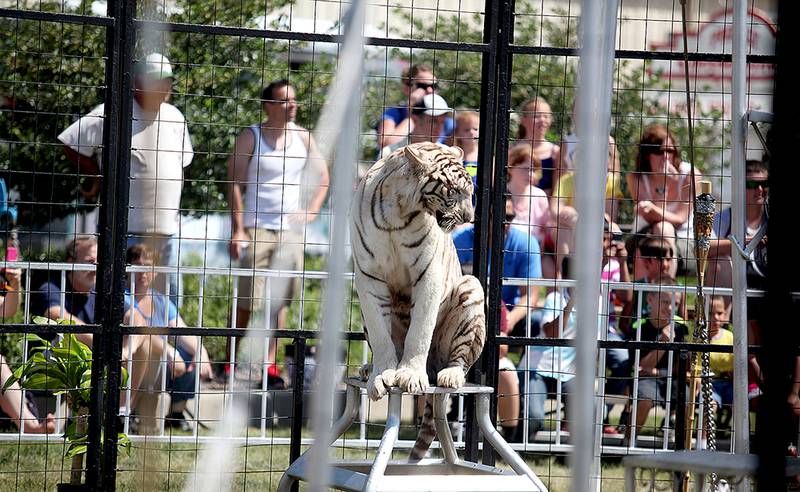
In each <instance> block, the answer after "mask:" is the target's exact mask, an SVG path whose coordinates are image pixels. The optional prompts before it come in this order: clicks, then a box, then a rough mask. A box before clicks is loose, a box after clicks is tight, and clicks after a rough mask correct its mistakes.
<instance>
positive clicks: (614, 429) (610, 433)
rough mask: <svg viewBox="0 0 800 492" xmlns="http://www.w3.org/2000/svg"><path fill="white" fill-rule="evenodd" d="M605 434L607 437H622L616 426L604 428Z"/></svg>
mask: <svg viewBox="0 0 800 492" xmlns="http://www.w3.org/2000/svg"><path fill="white" fill-rule="evenodd" d="M603 434H605V435H607V436H614V437H619V436H621V435H622V432H620V431H619V428H617V426H616V425H606V426H603Z"/></svg>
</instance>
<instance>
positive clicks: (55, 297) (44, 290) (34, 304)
mask: <svg viewBox="0 0 800 492" xmlns="http://www.w3.org/2000/svg"><path fill="white" fill-rule="evenodd" d="M63 293H64V309H65V310H66V311H67V312H68V313H70V314H72V315H73V316H75V317H76V318H78V319H79V320H81V321H83V322H84V323H87V324H90V325H91V324H94V323H95V319H94V307H95V296H94V291H92V292H89V293H87V294H83V293H79V292H75V289H74V288H73V287H72V283H70V281H69V277H67V281H66V283H65V285H64V291H63ZM61 294H62V291H61V287H59V286H58V285H56V284H55V283H54V282H46V283H44V284H42V286H41V287H39V289H38V290H36V291H34V292H31V312H32V313H33V314H35V315H37V316H43V315H44V314H45V313H46V312H47V310H48V309H50V308H52V307H61Z"/></svg>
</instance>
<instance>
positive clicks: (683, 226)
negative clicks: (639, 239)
mask: <svg viewBox="0 0 800 492" xmlns="http://www.w3.org/2000/svg"><path fill="white" fill-rule="evenodd" d="M690 168H691V166H690V165H689V163H687V162H683V161H681V158H680V152H679V149H678V146H677V144H676V142H675V137H674V136H673V135H672V134H671V133H670V132H669V130H667V128H666V127H665V126H664V125H660V124H656V125H651V126H648V127H647V128H645V129H644V131H643V132H642V138H641V140H640V141H639V151H638V152H637V155H636V164H635V170H634V172H632V173H630V174H628V176H627V182H628V191H629V193H630V195H631V198H633V201H634V203H635V212H636V216H635V219H634V224H633V229H634V231H636V232H637V233H640V234H652V235H656V236H661V237H664V238H665V239H667V240H669V241H670V243H672V245H673V246H674V247H675V250H676V251H678V253H679V255H680V256H682V257H684V258H685V257H687V253H688V247H689V246H688V243H689V241H688V239H691V237H692V231H691V209H692V186H691V178H690V176H689V174H690ZM696 177H699V176H696ZM676 239H678V240H677V241H676ZM672 273H673V275H674V273H675V272H672Z"/></svg>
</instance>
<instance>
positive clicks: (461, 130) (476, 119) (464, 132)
mask: <svg viewBox="0 0 800 492" xmlns="http://www.w3.org/2000/svg"><path fill="white" fill-rule="evenodd" d="M480 124H481V117H480V115H479V114H478V113H476V112H475V111H457V112H456V126H455V128H454V129H453V145H455V146H456V147H461V150H463V151H464V167H466V168H467V172H468V173H469V175H470V176H471V177H472V184H473V186H474V190H475V191H474V192H473V194H472V205H473V206H475V194H476V193H478V131H479V130H480Z"/></svg>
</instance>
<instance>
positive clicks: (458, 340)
mask: <svg viewBox="0 0 800 492" xmlns="http://www.w3.org/2000/svg"><path fill="white" fill-rule="evenodd" d="M483 307H484V297H483V289H482V288H481V285H480V283H479V282H478V279H477V278H475V277H473V276H472V275H465V276H463V277H461V280H460V281H459V284H458V286H457V287H455V288H454V289H453V292H452V293H451V294H450V297H449V299H448V306H447V307H443V308H444V309H447V310H448V311H447V314H446V315H445V317H444V319H442V320H441V325H440V326H438V327H437V335H439V336H440V337H441V338H440V340H438V343H436V345H435V346H436V347H437V348H438V350H439V351H441V352H440V353H439V354H438V355H439V357H437V358H438V359H439V360H440V361H441V362H442V365H440V366H439V367H443V369H441V370H439V372H438V374H437V375H436V384H437V386H442V387H445V388H460V387H462V386H464V382H465V381H466V375H467V371H469V368H470V367H472V364H474V363H475V361H476V360H478V357H480V355H481V351H482V350H483V343H484V341H485V340H486V316H485V314H484V308H483Z"/></svg>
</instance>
